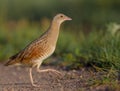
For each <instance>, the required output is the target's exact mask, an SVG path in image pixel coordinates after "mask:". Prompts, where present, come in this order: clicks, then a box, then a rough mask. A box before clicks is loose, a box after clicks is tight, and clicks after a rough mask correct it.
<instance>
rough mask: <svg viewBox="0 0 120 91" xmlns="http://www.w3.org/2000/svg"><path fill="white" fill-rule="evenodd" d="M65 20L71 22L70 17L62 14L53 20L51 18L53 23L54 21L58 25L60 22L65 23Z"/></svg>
mask: <svg viewBox="0 0 120 91" xmlns="http://www.w3.org/2000/svg"><path fill="white" fill-rule="evenodd" d="M67 20H72V19H71V18H70V17H68V16H66V15H64V14H57V15H56V16H55V17H54V18H53V21H55V22H56V23H59V24H61V23H62V22H64V21H67Z"/></svg>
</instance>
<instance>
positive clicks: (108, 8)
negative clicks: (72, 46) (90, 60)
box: [0, 0, 120, 29]
mask: <svg viewBox="0 0 120 91" xmlns="http://www.w3.org/2000/svg"><path fill="white" fill-rule="evenodd" d="M119 10H120V0H49V1H48V0H0V21H2V22H3V21H9V20H20V19H27V20H30V21H39V20H41V19H42V18H43V17H48V18H50V19H51V17H53V15H55V14H56V13H59V12H62V13H65V14H66V15H68V16H70V17H72V18H73V21H72V23H70V24H71V25H72V27H73V28H76V27H78V28H83V29H86V27H88V28H89V29H90V28H91V26H93V27H94V26H97V27H101V26H102V25H105V24H106V23H109V22H118V23H120V21H119V20H120V12H119ZM2 22H1V23H2ZM76 25H77V26H76ZM81 25H82V27H81Z"/></svg>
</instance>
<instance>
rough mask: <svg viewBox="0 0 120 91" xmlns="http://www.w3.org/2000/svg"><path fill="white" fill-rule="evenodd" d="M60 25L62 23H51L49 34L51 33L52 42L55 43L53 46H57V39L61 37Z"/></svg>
mask: <svg viewBox="0 0 120 91" xmlns="http://www.w3.org/2000/svg"><path fill="white" fill-rule="evenodd" d="M60 25H61V23H59V22H56V21H53V22H52V23H51V27H50V29H49V33H50V36H51V37H50V41H51V42H52V43H53V45H56V43H57V39H58V36H59V30H60Z"/></svg>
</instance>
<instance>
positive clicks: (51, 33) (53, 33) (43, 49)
mask: <svg viewBox="0 0 120 91" xmlns="http://www.w3.org/2000/svg"><path fill="white" fill-rule="evenodd" d="M66 20H71V18H69V17H68V16H66V15H64V14H57V15H56V16H55V17H54V18H53V20H52V22H51V25H50V27H49V29H48V30H47V31H46V32H45V33H44V34H42V35H41V36H40V37H39V38H38V39H36V40H34V41H33V42H31V43H30V44H29V45H27V46H26V47H25V48H24V49H23V50H21V51H20V52H19V53H17V54H15V55H14V56H12V57H10V58H9V60H8V62H7V63H6V64H5V65H6V66H8V65H17V64H19V65H25V66H29V67H30V70H29V71H30V81H31V84H32V86H37V85H35V84H34V83H33V78H32V73H31V71H32V67H37V71H39V72H46V71H54V72H55V73H59V72H58V71H56V70H53V69H46V70H39V67H40V65H41V63H42V61H43V60H44V59H46V58H47V57H49V56H50V55H51V54H52V53H53V52H54V50H55V47H56V43H57V39H58V35H59V28H60V25H61V23H62V22H64V21H66Z"/></svg>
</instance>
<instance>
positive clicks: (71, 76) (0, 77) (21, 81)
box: [0, 64, 120, 91]
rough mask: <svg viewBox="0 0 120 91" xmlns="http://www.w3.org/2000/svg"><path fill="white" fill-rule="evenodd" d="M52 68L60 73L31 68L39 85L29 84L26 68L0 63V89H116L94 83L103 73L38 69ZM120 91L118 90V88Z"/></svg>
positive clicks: (81, 90) (86, 90)
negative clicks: (39, 71) (42, 71)
mask: <svg viewBox="0 0 120 91" xmlns="http://www.w3.org/2000/svg"><path fill="white" fill-rule="evenodd" d="M47 68H52V69H56V70H59V71H60V72H61V73H62V75H61V76H58V75H56V74H55V73H53V72H45V73H38V72H36V70H35V69H33V78H34V82H35V83H36V84H38V85H40V87H38V88H37V87H32V86H31V84H30V79H29V73H28V68H25V67H19V66H18V67H6V66H3V64H0V91H116V90H115V89H112V88H111V86H110V85H107V84H106V85H101V84H98V85H94V83H93V79H100V78H101V76H104V75H105V73H101V72H91V71H90V70H87V69H86V68H82V69H81V70H69V71H66V70H62V69H60V68H57V67H53V66H42V67H41V68H40V69H47ZM119 91H120V90H119Z"/></svg>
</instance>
